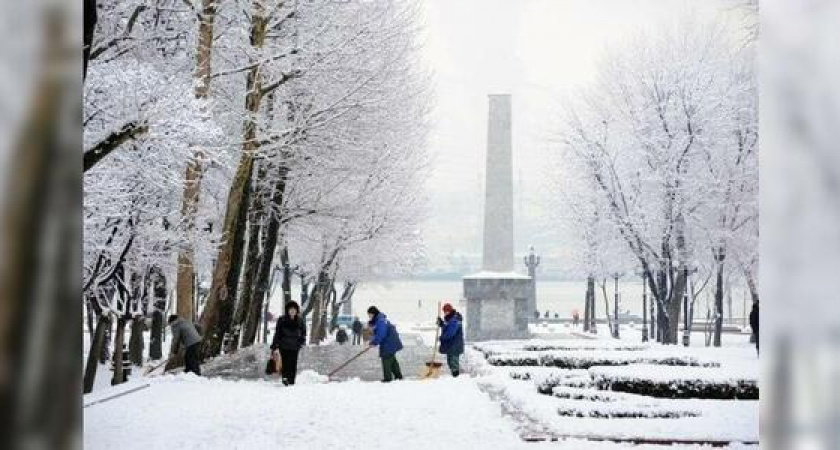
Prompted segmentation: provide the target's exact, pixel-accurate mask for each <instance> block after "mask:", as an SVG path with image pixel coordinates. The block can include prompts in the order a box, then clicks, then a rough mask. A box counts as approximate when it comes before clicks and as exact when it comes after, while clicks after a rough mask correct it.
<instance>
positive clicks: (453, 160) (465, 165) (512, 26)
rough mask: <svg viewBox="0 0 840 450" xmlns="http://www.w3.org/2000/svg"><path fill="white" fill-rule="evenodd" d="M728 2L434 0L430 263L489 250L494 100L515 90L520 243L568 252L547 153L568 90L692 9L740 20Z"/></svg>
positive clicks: (430, 28)
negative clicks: (554, 212) (557, 223)
mask: <svg viewBox="0 0 840 450" xmlns="http://www.w3.org/2000/svg"><path fill="white" fill-rule="evenodd" d="M731 5H732V2H731V1H725V0H693V1H691V0H506V1H502V0H425V1H424V13H425V25H426V30H425V34H426V37H425V41H424V55H425V58H426V60H427V61H426V62H427V64H428V66H429V68H430V69H431V71H432V74H433V79H434V84H435V97H436V98H435V100H434V118H433V128H432V131H431V133H430V139H429V145H430V149H431V152H432V154H433V155H434V157H435V167H434V171H433V175H432V177H431V179H430V180H429V183H428V191H429V194H430V206H431V211H430V217H429V220H428V222H427V223H426V225H425V227H424V235H425V236H426V241H427V245H428V249H429V253H430V268H431V269H434V268H435V267H437V266H439V265H442V264H445V262H446V261H447V260H448V259H449V258H450V257H451V256H458V255H461V254H480V251H481V239H482V236H481V233H482V228H481V227H482V217H483V216H482V214H483V212H482V211H483V210H482V208H483V195H484V194H483V193H484V190H483V183H484V157H485V148H486V139H487V128H486V127H487V125H486V122H487V95H488V94H491V93H510V94H511V95H512V96H513V161H514V168H513V170H514V173H513V176H514V215H515V217H514V227H515V234H516V242H515V249H516V252H517V253H518V254H521V253H524V252H525V250H526V249H527V245H528V244H534V245H535V246H536V247H537V251H538V253H543V254H547V255H555V256H558V255H561V254H562V251H563V242H562V239H560V238H559V237H557V236H556V235H555V234H554V233H552V232H551V223H550V221H549V220H548V214H547V211H546V207H547V206H546V205H547V204H548V202H547V199H548V198H549V196H550V195H551V193H550V192H549V190H548V189H547V188H546V183H545V180H546V176H547V164H546V158H547V154H548V152H550V151H551V150H552V149H551V145H552V144H551V142H550V138H551V135H552V129H553V128H555V124H556V123H557V122H556V114H557V111H559V110H560V109H561V108H562V99H563V97H564V96H565V95H568V94H570V93H572V94H573V93H574V92H575V91H576V89H578V88H580V87H581V86H585V85H586V84H587V83H588V82H589V81H590V80H591V79H592V77H593V75H594V73H595V71H596V67H597V62H598V60H599V59H600V58H601V55H602V54H603V52H604V50H605V49H607V48H610V47H612V46H617V45H621V44H622V43H623V42H626V41H627V40H628V39H629V38H632V36H633V35H634V34H635V33H638V32H639V31H653V30H655V29H656V28H657V27H662V26H667V25H673V24H675V23H676V22H678V21H681V20H685V18H686V17H687V16H689V15H691V16H706V17H709V18H714V19H715V20H725V19H726V16H730V17H731Z"/></svg>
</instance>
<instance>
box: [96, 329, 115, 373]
mask: <svg viewBox="0 0 840 450" xmlns="http://www.w3.org/2000/svg"><path fill="white" fill-rule="evenodd" d="M106 325H107V326H106V327H105V337H103V339H102V347H100V349H101V352H100V353H99V363H100V364H105V363H106V362H108V361H109V360H110V359H111V337H113V335H114V324H113V322H111V321H110V320H109V321H108V323H107V324H106Z"/></svg>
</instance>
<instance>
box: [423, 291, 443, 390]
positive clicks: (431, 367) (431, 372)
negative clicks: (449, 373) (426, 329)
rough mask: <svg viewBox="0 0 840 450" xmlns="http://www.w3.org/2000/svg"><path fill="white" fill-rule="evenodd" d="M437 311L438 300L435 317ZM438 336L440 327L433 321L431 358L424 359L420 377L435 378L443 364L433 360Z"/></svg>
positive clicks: (435, 355)
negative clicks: (424, 367)
mask: <svg viewBox="0 0 840 450" xmlns="http://www.w3.org/2000/svg"><path fill="white" fill-rule="evenodd" d="M438 311H440V302H438V305H437V311H435V317H437V312H438ZM438 336H440V327H439V326H438V325H437V323H435V341H434V342H432V360H431V361H426V370H425V371H424V372H423V374H422V375H421V376H420V378H423V379H428V378H437V377H438V375H440V368H441V367H442V366H443V364H442V363H439V362H437V361H435V359H436V358H437V341H438Z"/></svg>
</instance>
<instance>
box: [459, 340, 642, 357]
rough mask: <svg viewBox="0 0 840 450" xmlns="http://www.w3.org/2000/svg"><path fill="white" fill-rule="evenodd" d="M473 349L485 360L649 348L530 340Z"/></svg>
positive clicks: (602, 342) (481, 344) (484, 344)
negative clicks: (526, 354)
mask: <svg viewBox="0 0 840 450" xmlns="http://www.w3.org/2000/svg"><path fill="white" fill-rule="evenodd" d="M472 345H473V348H475V349H476V350H478V351H480V352H481V353H483V354H484V357H485V358H489V357H490V356H493V355H499V354H505V353H521V352H542V351H551V350H553V351H641V350H647V349H649V348H650V346H646V345H636V344H627V343H621V342H615V341H607V340H592V341H584V340H567V341H560V342H558V341H556V340H554V341H550V340H540V339H532V340H530V341H526V342H523V341H488V342H476V343H474V344H472Z"/></svg>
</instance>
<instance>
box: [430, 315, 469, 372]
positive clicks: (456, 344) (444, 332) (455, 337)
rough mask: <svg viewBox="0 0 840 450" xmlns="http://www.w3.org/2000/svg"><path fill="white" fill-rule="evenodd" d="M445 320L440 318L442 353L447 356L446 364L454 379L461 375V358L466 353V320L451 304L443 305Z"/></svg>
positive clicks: (438, 321)
mask: <svg viewBox="0 0 840 450" xmlns="http://www.w3.org/2000/svg"><path fill="white" fill-rule="evenodd" d="M443 314H444V315H443V319H441V318H440V317H438V319H437V324H438V326H439V327H440V328H441V332H440V352H441V353H443V354H445V355H446V364H447V365H448V366H449V371H450V372H451V373H452V376H453V377H457V376H458V375H460V373H461V366H460V358H461V354H462V353H464V327H463V325H462V324H463V322H464V318H463V317H462V316H461V313H459V312H458V311H455V308H453V307H452V305H450V304H449V303H447V304H445V305H443Z"/></svg>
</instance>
